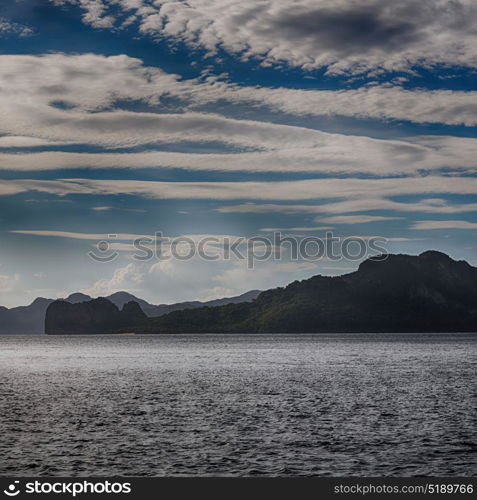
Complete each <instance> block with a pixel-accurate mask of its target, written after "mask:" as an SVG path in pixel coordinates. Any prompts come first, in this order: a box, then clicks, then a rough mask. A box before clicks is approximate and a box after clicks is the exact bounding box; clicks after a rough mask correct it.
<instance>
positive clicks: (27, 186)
mask: <svg viewBox="0 0 477 500" xmlns="http://www.w3.org/2000/svg"><path fill="white" fill-rule="evenodd" d="M26 191H39V192H43V193H50V194H56V195H59V196H65V195H70V194H100V195H117V194H124V195H133V196H140V197H145V198H157V199H201V200H224V201H225V200H240V199H244V200H245V199H249V200H282V201H293V200H319V199H323V200H326V199H328V200H329V199H340V198H345V199H351V200H352V202H353V203H360V201H359V200H360V199H366V200H374V203H376V205H379V203H381V202H382V203H383V205H384V206H385V204H386V203H388V202H387V201H386V200H384V201H381V200H382V199H383V198H385V197H392V196H400V195H414V194H437V193H442V194H444V193H446V194H477V177H455V176H454V177H451V176H431V175H428V176H423V177H390V178H382V179H359V178H346V179H344V178H323V179H305V180H298V181H275V182H272V181H269V182H260V181H255V182H254V181H250V182H160V181H137V180H108V179H63V180H32V179H15V180H3V181H0V194H15V193H20V192H26ZM377 200H379V201H377ZM338 203H339V202H338ZM391 203H393V202H391ZM424 206H425V207H437V208H440V207H444V209H445V202H444V203H443V202H442V200H436V199H431V201H430V202H429V201H428V202H427V203H426V202H424ZM472 206H474V204H472ZM260 207H261V205H254V204H249V205H241V208H239V207H236V206H235V207H230V208H228V207H224V208H222V209H220V210H221V211H223V212H226V211H231V212H232V211H235V212H237V211H243V212H246V211H249V212H259V211H261V210H262V209H261V208H260ZM279 207H281V208H280V210H282V211H284V212H286V211H287V209H289V210H290V211H293V210H294V209H293V206H289V205H272V206H271V207H270V206H267V205H265V206H263V209H264V211H274V210H278V208H279ZM461 207H466V205H461ZM270 208H271V210H270ZM376 208H377V206H376ZM298 209H299V211H303V207H302V206H300V207H299V208H298ZM316 210H319V209H318V208H311V207H310V213H313V212H314V211H315V212H316Z"/></svg>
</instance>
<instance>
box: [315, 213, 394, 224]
mask: <svg viewBox="0 0 477 500" xmlns="http://www.w3.org/2000/svg"><path fill="white" fill-rule="evenodd" d="M398 219H402V217H384V216H379V215H335V216H333V217H325V218H320V219H318V220H317V221H318V222H324V223H325V224H366V223H368V222H380V221H387V220H398Z"/></svg>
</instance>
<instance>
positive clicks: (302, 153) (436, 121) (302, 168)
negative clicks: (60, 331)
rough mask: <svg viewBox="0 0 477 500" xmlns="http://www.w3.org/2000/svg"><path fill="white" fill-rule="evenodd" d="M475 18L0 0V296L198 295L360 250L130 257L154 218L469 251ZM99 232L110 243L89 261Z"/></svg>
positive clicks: (331, 5)
mask: <svg viewBox="0 0 477 500" xmlns="http://www.w3.org/2000/svg"><path fill="white" fill-rule="evenodd" d="M476 19H477V6H476V5H475V2H473V1H471V0H459V1H449V0H424V1H422V2H414V1H410V0H409V1H403V2H399V3H394V2H393V3H391V2H382V1H378V0H365V1H362V2H354V1H352V0H339V1H331V0H298V1H296V2H293V3H291V2H289V1H286V0H262V1H257V0H253V1H252V0H250V1H248V0H241V1H239V0H207V1H206V0H188V1H185V0H184V1H175V2H172V1H169V0H164V1H162V0H159V1H149V0H110V1H105V0H42V1H40V0H36V1H33V0H18V1H15V0H4V1H3V2H2V5H1V6H0V207H1V211H0V233H1V244H0V304H3V305H7V306H12V305H18V304H26V303H29V302H31V300H33V299H34V298H35V297H37V296H47V297H53V298H55V297H61V296H65V295H67V294H68V293H71V292H74V291H85V292H87V293H90V294H91V295H95V296H98V295H108V294H110V293H113V292H115V291H118V290H127V291H130V292H132V293H135V294H137V295H138V296H141V297H144V298H145V299H148V300H150V301H151V302H154V303H164V302H175V301H180V300H193V299H201V300H206V299H212V298H216V297H221V296H227V295H229V296H230V295H235V294H239V293H243V292H245V291H247V290H249V289H251V288H261V289H264V288H269V287H273V286H279V285H283V284H286V283H288V282H290V281H293V280H294V279H303V278H306V277H309V276H311V275H314V274H318V273H323V274H342V273H343V272H349V271H351V270H353V269H355V268H356V267H357V265H358V263H357V262H349V261H346V260H340V261H336V262H335V261H330V260H329V259H322V260H319V261H313V262H309V261H308V262H307V261H299V262H297V261H292V260H290V259H289V258H288V257H287V255H286V254H285V255H284V256H283V259H282V260H281V261H279V262H276V261H274V262H261V263H259V264H257V267H256V268H255V269H254V270H248V269H247V268H246V266H244V263H243V262H237V261H233V260H232V261H225V260H223V259H220V260H219V261H214V262H204V261H201V260H200V259H191V260H190V261H187V262H184V261H167V262H158V261H149V262H137V261H135V260H134V259H133V258H132V252H131V249H130V244H131V237H133V236H134V235H154V234H155V233H156V232H162V233H163V234H164V235H167V236H169V237H178V236H188V237H192V238H193V239H194V240H197V239H199V238H200V235H214V236H217V237H219V238H223V237H226V236H232V237H236V238H239V237H246V238H250V237H253V236H257V235H264V234H268V233H269V232H270V230H272V229H275V228H277V229H280V230H282V231H283V232H284V233H287V234H288V233H291V234H298V235H299V237H301V238H303V237H307V236H318V237H324V235H325V232H326V231H328V230H329V229H325V228H331V230H332V231H333V233H334V234H335V235H336V236H339V237H347V236H363V237H364V238H365V239H366V238H368V237H369V236H382V237H384V238H387V239H388V242H387V243H386V248H387V250H388V251H390V252H393V253H396V252H406V253H420V252H422V251H424V250H427V249H438V250H442V251H445V252H447V253H449V254H450V255H452V256H453V257H455V258H458V259H466V260H468V261H469V262H471V263H473V264H474V265H477V256H476V249H477V246H476V243H475V236H476V234H477V218H476V216H475V213H476V208H477V176H476V175H475V173H476V169H477V144H476V142H475V141H476V139H475V138H476V130H477V128H476V127H477V89H476V83H477V76H476V68H477V48H476V47H477V34H476V33H475V20H476ZM110 234H118V235H120V236H121V235H122V236H121V237H118V238H117V239H115V240H114V241H111V248H112V250H115V249H117V251H118V256H117V258H115V259H114V260H113V261H112V262H109V263H106V264H105V263H101V264H100V263H98V262H94V261H92V260H91V258H90V257H88V252H90V251H91V250H92V249H94V247H95V245H96V244H97V242H98V241H99V240H100V239H102V240H104V239H108V235H110ZM128 245H129V247H128Z"/></svg>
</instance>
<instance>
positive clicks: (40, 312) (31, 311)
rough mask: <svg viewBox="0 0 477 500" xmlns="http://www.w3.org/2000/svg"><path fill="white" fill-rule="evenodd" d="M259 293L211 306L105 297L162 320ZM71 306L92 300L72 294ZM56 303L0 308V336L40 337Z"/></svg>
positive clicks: (38, 301)
mask: <svg viewBox="0 0 477 500" xmlns="http://www.w3.org/2000/svg"><path fill="white" fill-rule="evenodd" d="M259 293H260V292H259V291H258V290H252V291H250V292H247V293H244V294H243V295H239V296H237V297H230V298H224V299H217V300H212V301H209V302H198V301H196V302H182V303H179V304H168V305H166V304H162V305H157V306H156V305H153V304H149V302H146V301H145V300H142V299H139V298H138V297H135V296H134V295H132V294H130V293H127V292H117V293H113V294H112V295H110V296H108V297H106V299H108V300H109V301H110V302H112V303H113V304H114V305H115V306H117V307H118V308H119V309H122V308H123V307H124V305H125V304H127V303H128V302H137V303H138V304H139V306H140V307H141V309H142V310H143V311H144V313H145V314H146V315H147V316H151V317H152V316H161V315H162V314H166V313H168V312H171V311H177V310H180V309H192V308H195V307H202V306H204V305H211V306H212V305H221V304H229V303H238V302H242V301H247V300H253V299H254V298H255V297H256V296H257V295H258V294H259ZM64 300H65V301H66V302H69V303H71V304H80V303H82V302H89V301H91V300H93V299H92V297H90V296H89V295H86V294H84V293H72V294H71V295H69V296H68V297H67V298H66V299H64ZM52 302H54V300H53V299H43V298H38V299H35V301H34V302H33V303H32V304H30V305H29V306H21V307H14V308H11V309H8V308H6V307H1V306H0V334H36V333H38V334H41V333H44V328H45V314H46V309H47V307H48V306H49V305H50V304H51V303H52Z"/></svg>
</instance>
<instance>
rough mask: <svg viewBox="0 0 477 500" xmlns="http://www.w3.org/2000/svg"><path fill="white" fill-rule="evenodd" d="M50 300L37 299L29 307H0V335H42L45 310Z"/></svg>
mask: <svg viewBox="0 0 477 500" xmlns="http://www.w3.org/2000/svg"><path fill="white" fill-rule="evenodd" d="M52 302H53V300H52V299H44V298H38V299H35V300H34V301H33V302H32V303H31V304H30V305H29V306H20V307H12V308H11V309H7V308H6V307H0V334H5V333H8V334H21V333H23V334H33V333H43V324H44V322H45V312H46V308H47V307H48V306H49V305H50V304H51V303H52Z"/></svg>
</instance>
